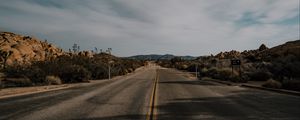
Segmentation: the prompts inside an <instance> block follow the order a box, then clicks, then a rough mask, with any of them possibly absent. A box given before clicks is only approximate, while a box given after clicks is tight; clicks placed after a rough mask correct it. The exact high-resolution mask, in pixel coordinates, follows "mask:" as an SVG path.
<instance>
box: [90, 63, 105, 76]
mask: <svg viewBox="0 0 300 120" xmlns="http://www.w3.org/2000/svg"><path fill="white" fill-rule="evenodd" d="M107 69H108V67H107V66H105V65H102V64H91V66H89V67H88V70H89V71H92V72H91V78H92V79H94V80H95V79H104V78H107V77H108V71H107Z"/></svg>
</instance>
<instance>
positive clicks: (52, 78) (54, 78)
mask: <svg viewBox="0 0 300 120" xmlns="http://www.w3.org/2000/svg"><path fill="white" fill-rule="evenodd" d="M46 81H47V83H48V84H49V85H60V84H62V81H61V79H60V78H59V77H58V76H53V75H48V76H46Z"/></svg>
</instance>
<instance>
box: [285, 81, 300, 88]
mask: <svg viewBox="0 0 300 120" xmlns="http://www.w3.org/2000/svg"><path fill="white" fill-rule="evenodd" d="M282 88H284V89H288V90H296V91H300V80H283V81H282Z"/></svg>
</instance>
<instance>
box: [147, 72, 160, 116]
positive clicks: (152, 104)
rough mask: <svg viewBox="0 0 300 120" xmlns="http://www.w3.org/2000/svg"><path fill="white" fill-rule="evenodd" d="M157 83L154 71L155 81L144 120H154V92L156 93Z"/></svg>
mask: <svg viewBox="0 0 300 120" xmlns="http://www.w3.org/2000/svg"><path fill="white" fill-rule="evenodd" d="M157 81H158V73H157V70H156V76H155V80H154V82H153V88H152V92H151V96H150V103H149V104H150V105H149V110H148V113H147V116H146V120H155V119H156V110H155V104H156V101H157V98H156V92H157Z"/></svg>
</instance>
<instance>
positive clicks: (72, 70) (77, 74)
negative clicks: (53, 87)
mask: <svg viewBox="0 0 300 120" xmlns="http://www.w3.org/2000/svg"><path fill="white" fill-rule="evenodd" d="M58 76H59V77H60V78H61V79H62V80H63V82H64V83H75V82H84V81H87V80H89V79H90V76H91V73H90V72H89V71H88V70H87V69H86V68H84V67H82V66H80V65H66V66H64V67H63V69H61V70H60V72H59V75H58Z"/></svg>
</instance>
